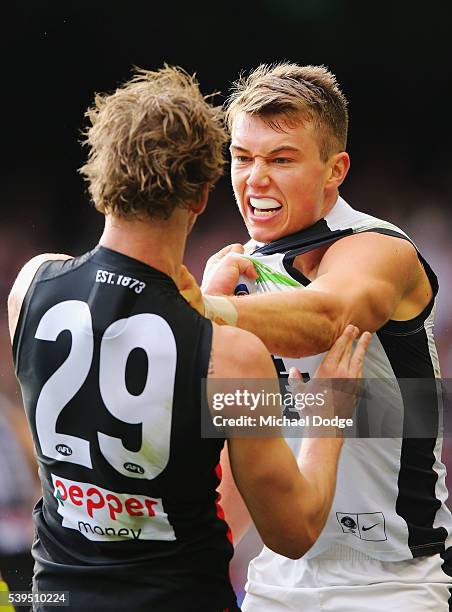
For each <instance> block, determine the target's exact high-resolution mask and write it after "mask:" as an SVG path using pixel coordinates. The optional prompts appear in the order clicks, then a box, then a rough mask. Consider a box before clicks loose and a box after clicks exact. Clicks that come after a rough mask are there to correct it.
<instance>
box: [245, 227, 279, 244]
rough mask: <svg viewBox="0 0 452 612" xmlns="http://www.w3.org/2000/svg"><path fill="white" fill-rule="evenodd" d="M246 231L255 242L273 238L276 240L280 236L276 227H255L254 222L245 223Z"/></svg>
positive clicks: (270, 240)
mask: <svg viewBox="0 0 452 612" xmlns="http://www.w3.org/2000/svg"><path fill="white" fill-rule="evenodd" d="M246 226H247V229H248V233H249V235H250V236H251V238H252V239H253V240H255V241H256V242H264V243H266V244H267V243H268V242H273V240H277V239H278V238H281V235H282V233H281V229H279V230H278V229H277V228H264V227H256V225H255V224H250V223H247V224H246Z"/></svg>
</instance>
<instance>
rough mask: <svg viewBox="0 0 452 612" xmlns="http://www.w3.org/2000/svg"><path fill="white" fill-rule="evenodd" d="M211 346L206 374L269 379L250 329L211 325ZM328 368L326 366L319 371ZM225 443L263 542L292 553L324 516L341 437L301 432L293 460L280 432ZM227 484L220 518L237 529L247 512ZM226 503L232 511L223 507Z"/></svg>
mask: <svg viewBox="0 0 452 612" xmlns="http://www.w3.org/2000/svg"><path fill="white" fill-rule="evenodd" d="M354 337H355V335H354V334H351V333H350V328H349V331H348V336H347V334H345V335H343V336H341V338H340V339H339V340H338V342H337V343H336V344H335V346H334V347H333V349H332V351H330V353H329V354H328V358H330V359H331V355H333V358H332V361H333V362H334V350H335V349H336V347H338V349H340V346H339V344H340V342H341V341H342V346H344V338H345V342H347V343H348V344H347V346H348V351H349V352H350V350H351V342H352V341H353V338H354ZM367 341H368V340H367ZM231 346H233V347H234V351H233V352H232V351H231ZM363 347H364V345H362V346H361V355H360V361H359V362H358V361H357V362H356V364H355V365H354V366H353V368H352V370H353V371H352V370H350V372H351V375H352V376H358V374H359V373H360V371H361V367H362V360H363V358H364V352H363V350H364V348H363ZM213 348H214V355H215V359H214V361H213V363H211V371H210V374H209V379H210V378H251V379H253V378H254V379H256V378H260V379H266V380H269V381H271V380H275V369H274V367H273V364H272V362H271V359H270V356H269V354H268V352H267V351H266V350H265V348H264V347H263V345H262V343H261V342H260V341H259V340H258V339H257V338H255V337H253V336H252V335H250V334H247V333H245V332H241V331H240V330H236V329H233V328H229V327H223V328H219V327H218V326H215V328H214V342H213ZM338 354H339V356H340V358H339V360H341V359H342V357H341V355H343V354H344V355H345V352H343V353H342V352H341V351H340V350H339V351H338V350H336V356H337V355H338ZM328 358H327V359H328ZM350 363H351V362H350ZM335 368H336V365H335V366H334V369H335ZM329 373H330V370H328V369H327V370H325V372H324V373H323V376H325V375H328V374H329ZM347 374H348V375H349V371H348V370H347ZM227 444H228V450H229V461H230V466H231V473H232V475H233V477H234V480H235V483H236V484H237V488H238V490H239V492H240V494H241V497H242V498H243V501H244V503H245V504H246V507H247V509H248V511H249V514H250V515H251V517H252V519H253V521H254V523H255V525H256V527H257V529H258V531H259V533H260V535H261V537H262V539H263V541H264V543H265V544H266V545H267V546H268V547H269V548H271V549H272V550H274V551H275V552H277V553H279V554H283V555H285V556H288V557H291V558H298V557H299V556H301V555H302V554H304V553H305V552H306V551H307V550H308V549H309V548H310V547H311V546H312V545H313V543H314V542H315V541H316V539H317V537H318V536H319V534H320V532H321V530H322V529H323V526H324V524H325V520H326V518H327V516H328V512H329V510H330V507H331V503H332V500H333V495H334V490H335V484H336V472H337V462H338V458H339V453H340V449H341V446H342V439H341V438H334V437H325V438H307V439H306V440H304V442H303V445H302V450H301V453H300V456H299V458H298V465H297V461H296V459H295V457H294V456H293V454H292V452H291V451H290V449H289V447H288V446H287V444H286V442H285V440H283V439H282V438H278V437H273V438H266V437H262V438H242V437H236V438H234V437H231V438H230V439H229V440H228V443H227ZM231 485H232V483H231V482H230V480H229V482H227V483H225V485H223V490H222V494H223V496H224V498H223V504H224V509H225V515H226V519H227V520H228V519H229V516H230V517H231V518H230V519H229V520H231V526H232V528H233V530H234V529H235V535H237V530H238V531H239V532H240V531H243V527H244V525H246V521H247V518H248V517H247V513H246V512H245V513H244V512H241V511H240V507H237V506H236V505H235V504H236V503H237V501H239V503H240V502H241V500H240V497H238V496H237V493H236V491H235V489H234V487H233V486H231ZM228 496H232V497H230V498H228ZM231 507H232V509H233V514H232V515H231V514H230V512H229V511H228V509H230V508H231ZM242 510H243V506H242Z"/></svg>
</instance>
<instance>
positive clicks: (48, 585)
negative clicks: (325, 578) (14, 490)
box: [13, 247, 236, 612]
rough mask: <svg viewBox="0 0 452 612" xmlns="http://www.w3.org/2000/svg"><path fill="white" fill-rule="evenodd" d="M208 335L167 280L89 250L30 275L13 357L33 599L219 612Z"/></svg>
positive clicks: (228, 591) (220, 540)
mask: <svg viewBox="0 0 452 612" xmlns="http://www.w3.org/2000/svg"><path fill="white" fill-rule="evenodd" d="M211 343H212V326H211V323H210V321H207V320H206V319H204V318H203V317H201V316H200V315H198V313H197V312H196V311H195V310H193V309H192V308H191V307H190V306H189V305H188V303H187V302H186V301H185V300H184V299H183V298H182V297H181V296H180V294H179V291H178V289H177V287H176V285H175V284H174V283H173V281H172V280H171V278H169V277H168V276H166V275H165V274H163V273H162V272H159V271H158V270H155V269H154V268H151V267H150V266H148V265H146V264H144V263H142V262H140V261H137V260H135V259H131V258H129V257H127V256H125V255H122V254H120V253H117V252H115V251H111V250H109V249H106V248H103V247H97V248H96V249H94V250H93V251H92V252H90V253H87V254H86V255H84V256H82V257H78V258H75V259H71V260H66V261H49V262H46V263H44V264H42V266H41V267H40V268H39V270H38V272H37V274H36V276H35V278H34V280H33V282H32V284H31V286H30V288H29V290H28V293H27V295H26V297H25V300H24V303H23V306H22V310H21V313H20V318H19V322H18V327H17V330H16V334H15V338H14V345H13V352H14V361H15V367H16V372H17V376H18V379H19V381H20V385H21V389H22V394H23V400H24V406H25V410H26V413H27V417H28V420H29V423H30V428H31V431H32V434H33V438H34V443H35V446H36V453H37V459H38V464H39V473H40V477H41V481H42V487H43V497H42V499H41V500H40V501H39V502H38V504H37V505H36V508H35V510H34V520H35V524H36V539H35V542H34V546H33V556H34V558H35V560H36V568H35V584H34V586H35V588H37V589H39V590H68V591H70V606H71V609H74V610H76V609H77V610H78V609H82V608H84V609H89V610H97V609H101V608H106V609H110V610H120V609H125V608H126V606H127V607H128V608H129V609H133V610H153V611H155V612H157V611H164V612H174V611H175V610H196V611H204V610H205V611H206V612H207V611H208V612H211V611H213V610H218V611H219V610H223V609H226V608H230V609H231V610H232V609H235V605H236V604H235V602H236V600H235V596H234V593H233V591H232V588H231V585H230V582H229V576H228V564H229V560H230V558H231V556H232V546H231V543H230V541H229V538H228V527H227V525H226V523H225V522H224V520H223V519H222V518H221V515H222V513H221V508H220V507H219V505H218V494H217V492H216V488H217V486H218V484H219V478H218V476H219V470H218V464H219V455H220V451H221V448H222V446H223V442H224V441H223V440H213V439H212V440H209V439H201V437H200V431H201V378H205V377H206V376H207V367H208V361H209V357H210V350H211Z"/></svg>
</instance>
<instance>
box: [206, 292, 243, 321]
mask: <svg viewBox="0 0 452 612" xmlns="http://www.w3.org/2000/svg"><path fill="white" fill-rule="evenodd" d="M203 302H204V316H205V317H206V318H207V319H210V320H211V321H213V322H214V323H218V325H237V319H238V312H237V308H236V307H235V306H234V304H233V303H232V302H231V300H229V299H228V298H227V297H223V296H219V295H204V296H203Z"/></svg>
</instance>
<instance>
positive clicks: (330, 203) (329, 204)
mask: <svg viewBox="0 0 452 612" xmlns="http://www.w3.org/2000/svg"><path fill="white" fill-rule="evenodd" d="M338 199H339V190H338V189H335V190H334V191H333V192H332V193H329V194H328V195H326V196H325V199H324V201H323V206H322V214H321V217H320V218H321V219H324V218H325V217H326V216H327V214H328V213H329V212H331V210H332V209H333V208H334V206H335V204H336V202H337V201H338Z"/></svg>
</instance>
